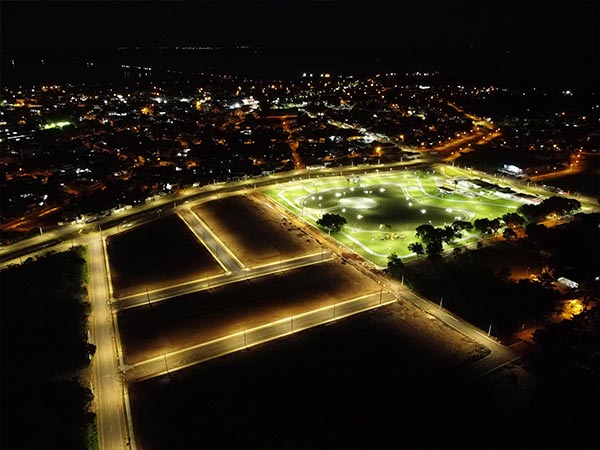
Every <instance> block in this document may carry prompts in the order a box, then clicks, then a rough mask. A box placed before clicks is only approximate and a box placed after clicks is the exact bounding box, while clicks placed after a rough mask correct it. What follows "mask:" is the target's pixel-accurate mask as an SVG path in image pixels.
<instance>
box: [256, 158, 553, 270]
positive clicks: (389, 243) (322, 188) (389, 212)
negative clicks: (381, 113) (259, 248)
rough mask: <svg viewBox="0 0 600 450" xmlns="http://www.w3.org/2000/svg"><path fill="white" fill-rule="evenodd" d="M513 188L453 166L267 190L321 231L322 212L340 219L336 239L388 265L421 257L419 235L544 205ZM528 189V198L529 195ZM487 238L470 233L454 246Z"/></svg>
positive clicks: (321, 180)
mask: <svg viewBox="0 0 600 450" xmlns="http://www.w3.org/2000/svg"><path fill="white" fill-rule="evenodd" d="M534 189H535V188H531V189H528V188H527V187H524V186H519V187H518V188H517V187H514V186H510V185H509V183H508V182H507V181H505V180H500V179H494V178H487V177H486V178H482V176H481V175H479V174H478V173H476V172H472V171H469V170H465V169H461V168H458V167H453V166H436V167H432V168H429V169H426V170H424V169H420V170H414V169H413V170H411V169H410V168H406V169H400V170H395V171H391V170H390V171H383V170H382V171H379V172H376V173H368V174H362V175H350V176H348V175H341V176H332V177H311V178H309V179H300V180H294V181H291V182H287V183H284V184H279V185H277V186H276V187H272V188H270V189H268V190H265V191H264V192H263V193H264V194H265V195H267V196H268V197H269V198H271V199H273V200H275V201H277V202H278V203H279V204H281V205H282V206H284V207H285V208H287V209H288V210H290V211H291V212H293V213H294V214H296V215H298V216H300V217H301V218H303V219H304V220H306V221H307V222H309V223H311V224H313V225H315V226H317V225H316V221H317V220H318V219H319V218H321V217H322V215H323V214H326V213H330V214H337V215H340V216H343V217H344V218H345V219H346V225H345V226H344V227H343V229H342V230H341V231H340V232H337V233H335V236H334V237H335V238H336V239H337V240H338V241H340V242H341V243H342V244H344V245H345V246H346V247H348V248H350V249H351V250H353V251H355V252H356V253H358V254H360V255H361V256H363V257H365V258H366V259H368V260H370V261H371V262H373V263H374V264H375V265H377V266H380V267H383V266H385V265H386V264H387V258H388V256H389V255H390V254H391V253H396V254H397V255H398V256H400V257H401V258H403V259H405V260H408V259H411V258H413V257H415V254H414V253H413V252H411V251H410V250H409V248H408V245H409V244H411V243H412V242H416V241H418V239H417V238H416V236H415V229H416V228H417V227H418V226H419V225H423V224H431V225H432V226H434V227H444V226H445V225H450V224H452V223H453V222H454V221H456V220H461V221H468V222H471V223H472V222H473V221H474V220H476V219H478V218H487V219H494V218H497V217H501V216H502V215H504V214H506V213H509V212H516V210H517V208H518V207H519V206H521V205H522V204H524V203H527V202H532V201H533V202H535V201H536V200H537V201H540V200H542V199H543V198H542V197H541V196H540V194H539V191H535V192H534ZM527 191H529V192H527ZM479 239H481V236H480V235H479V233H477V232H473V233H465V234H464V235H463V237H462V238H461V239H459V240H458V241H457V242H456V243H455V244H453V245H468V244H470V243H474V242H475V241H477V240H479Z"/></svg>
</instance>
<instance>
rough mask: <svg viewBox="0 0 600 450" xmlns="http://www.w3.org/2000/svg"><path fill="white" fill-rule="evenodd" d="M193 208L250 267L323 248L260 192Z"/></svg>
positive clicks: (214, 201)
mask: <svg viewBox="0 0 600 450" xmlns="http://www.w3.org/2000/svg"><path fill="white" fill-rule="evenodd" d="M193 210H194V212H195V213H196V214H197V215H198V216H199V217H200V218H201V219H202V220H204V221H205V222H206V223H208V225H209V226H210V227H211V229H212V230H213V231H214V232H215V234H216V235H217V236H218V237H219V238H220V239H221V240H222V241H223V242H224V243H225V245H227V246H228V247H229V248H230V249H231V251H232V252H233V253H234V254H235V255H236V256H237V257H238V258H239V259H240V260H241V261H242V262H243V263H244V264H246V265H248V266H250V267H252V266H257V265H261V264H266V263H269V262H273V261H278V260H279V259H280V258H283V259H287V258H293V257H296V256H301V255H307V254H310V253H316V252H319V251H321V246H320V245H319V244H318V243H317V242H316V240H315V239H314V237H312V236H311V235H309V234H307V233H306V232H305V231H304V230H301V229H300V228H298V226H297V225H295V224H294V223H293V222H292V221H291V219H290V218H289V217H286V216H284V215H283V214H282V213H281V212H280V211H278V210H276V209H275V208H274V207H273V206H272V205H271V204H270V203H269V202H268V201H267V200H266V199H265V198H264V197H262V196H261V195H258V194H257V195H251V196H243V195H236V196H231V197H226V198H224V199H221V200H213V201H210V202H207V203H203V204H202V205H200V206H197V207H195V208H194V209H193Z"/></svg>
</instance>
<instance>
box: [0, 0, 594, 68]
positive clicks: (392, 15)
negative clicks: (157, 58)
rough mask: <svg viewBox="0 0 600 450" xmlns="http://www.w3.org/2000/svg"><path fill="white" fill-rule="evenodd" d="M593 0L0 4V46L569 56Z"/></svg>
mask: <svg viewBox="0 0 600 450" xmlns="http://www.w3.org/2000/svg"><path fill="white" fill-rule="evenodd" d="M599 5H600V2H599V1H580V0H577V1H573V0H570V1H514V0H510V1H485V0H480V1H477V2H475V1H455V0H443V1H442V0H411V1H408V0H405V1H391V0H389V1H364V2H359V1H313V2H307V1H286V0H280V1H227V0H220V1H214V2H210V1H195V2H192V1H153V2H142V1H127V2H125V1H117V2H114V1H104V2H89V1H72V2H57V1H44V2H31V1H19V2H11V1H2V2H1V7H0V8H1V9H0V12H1V17H2V48H3V49H4V50H7V51H12V50H17V49H18V50H21V51H22V50H26V49H28V50H31V49H34V50H40V49H46V48H47V49H56V48H61V49H66V50H68V49H77V50H82V49H98V48H115V47H120V46H126V47H130V46H144V47H147V46H173V45H200V46H201V45H259V46H262V47H276V48H289V47H327V48H356V47H358V48H370V47H372V46H376V47H378V48H391V49H404V50H406V49H409V50H410V49H417V50H420V49H425V50H427V49H438V50H439V49H442V50H443V49H455V50H461V49H469V50H470V51H503V52H506V51H508V52H510V51H521V52H523V51H531V50H537V51H542V52H547V53H548V52H552V51H559V52H575V53H576V54H578V55H581V56H582V57H585V56H592V55H595V57H596V58H598V46H599V45H598V43H599V39H600V32H599V24H600V13H599V11H600V8H599Z"/></svg>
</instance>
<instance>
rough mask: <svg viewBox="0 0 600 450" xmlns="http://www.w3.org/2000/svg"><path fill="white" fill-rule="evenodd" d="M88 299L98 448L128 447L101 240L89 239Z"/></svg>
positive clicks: (122, 394)
mask: <svg viewBox="0 0 600 450" xmlns="http://www.w3.org/2000/svg"><path fill="white" fill-rule="evenodd" d="M88 248H89V277H90V279H89V298H90V302H91V304H92V313H91V316H90V328H91V330H90V331H91V333H90V334H91V338H92V343H93V344H95V345H96V354H95V356H94V358H93V360H92V369H93V386H94V396H95V400H96V404H97V420H98V441H99V446H100V448H101V449H103V450H104V449H125V448H128V443H129V438H128V437H127V436H128V434H129V431H128V427H127V418H126V413H125V408H124V405H125V402H124V395H126V391H125V390H126V386H125V385H124V383H123V382H122V380H121V375H120V374H119V370H118V368H119V367H118V366H119V360H118V356H117V345H116V342H117V341H116V335H115V329H114V325H113V317H112V312H111V308H110V302H109V289H108V272H107V270H106V255H105V250H104V245H103V242H102V238H101V236H100V235H99V234H96V235H94V236H93V237H90V239H89V240H88Z"/></svg>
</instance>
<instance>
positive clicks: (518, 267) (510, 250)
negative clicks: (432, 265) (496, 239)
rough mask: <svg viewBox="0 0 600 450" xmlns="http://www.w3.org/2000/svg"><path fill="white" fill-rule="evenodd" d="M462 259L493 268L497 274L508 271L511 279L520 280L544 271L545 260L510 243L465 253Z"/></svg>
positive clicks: (501, 243)
mask: <svg viewBox="0 0 600 450" xmlns="http://www.w3.org/2000/svg"><path fill="white" fill-rule="evenodd" d="M461 258H462V259H464V260H467V261H474V262H477V263H478V264H481V265H484V266H487V267H489V268H491V269H492V270H493V271H494V272H495V273H498V272H500V271H502V270H506V269H508V270H509V271H510V278H511V279H513V280H519V279H521V278H527V277H528V276H529V275H531V274H538V273H540V272H541V270H542V266H543V258H542V257H541V256H540V255H539V254H537V253H536V252H534V251H532V250H527V249H526V248H523V247H520V246H518V245H514V244H511V243H508V242H500V243H498V244H495V245H490V246H488V247H484V248H479V249H476V250H471V251H469V252H466V253H463V255H462V256H461Z"/></svg>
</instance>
